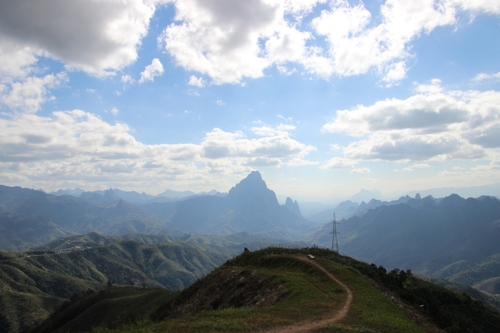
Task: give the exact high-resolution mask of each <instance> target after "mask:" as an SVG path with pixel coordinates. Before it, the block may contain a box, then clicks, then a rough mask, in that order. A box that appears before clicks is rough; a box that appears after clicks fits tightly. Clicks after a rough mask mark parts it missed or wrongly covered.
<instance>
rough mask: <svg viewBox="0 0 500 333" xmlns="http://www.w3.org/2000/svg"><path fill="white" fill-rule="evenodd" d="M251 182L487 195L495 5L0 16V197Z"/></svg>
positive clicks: (61, 2) (499, 157)
mask: <svg viewBox="0 0 500 333" xmlns="http://www.w3.org/2000/svg"><path fill="white" fill-rule="evenodd" d="M253 170H258V171H260V172H261V174H262V177H263V179H264V180H265V181H266V183H267V185H268V187H269V188H271V189H272V190H274V191H275V192H276V193H277V194H278V195H286V196H291V197H293V198H298V199H301V200H325V201H328V200H330V199H331V198H338V197H348V196H350V195H353V194H355V193H357V192H359V191H360V190H361V189H368V190H378V191H381V192H382V193H383V194H384V195H389V194H395V193H398V194H404V193H406V192H409V191H413V190H424V189H429V188H439V187H467V186H480V185H491V184H500V1H497V0H475V1H468V0H419V1H414V0H386V1H382V0H373V1H365V2H363V1H346V0H178V1H176V0H72V1H67V0H37V1H33V0H2V1H1V2H0V184H3V185H7V186H21V187H28V188H35V189H43V190H45V191H55V190H57V189H66V188H75V187H79V188H83V189H85V190H97V189H107V188H119V189H121V190H128V191H137V192H146V193H149V194H158V193H160V192H163V191H165V190H166V189H171V190H192V191H195V192H202V191H210V190H212V189H215V190H218V191H221V192H227V191H228V190H229V189H230V188H231V187H232V186H234V185H235V184H236V183H237V182H239V181H240V180H241V179H243V178H244V177H246V175H247V174H248V173H250V172H251V171H253ZM499 186H500V185H499Z"/></svg>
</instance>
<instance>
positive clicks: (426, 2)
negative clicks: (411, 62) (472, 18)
mask: <svg viewBox="0 0 500 333" xmlns="http://www.w3.org/2000/svg"><path fill="white" fill-rule="evenodd" d="M173 2H174V4H175V6H176V10H177V11H176V22H175V23H173V24H171V25H169V26H168V27H167V28H166V29H165V31H164V34H163V35H162V36H161V37H160V39H159V40H160V42H161V43H163V45H164V46H165V49H166V51H167V52H169V53H170V54H171V55H172V56H173V57H174V59H175V61H176V62H177V64H178V65H180V66H182V67H184V68H186V69H188V70H192V71H196V72H199V73H202V74H204V75H207V76H209V77H210V78H211V79H212V80H213V81H214V83H216V84H223V83H239V82H241V80H243V79H244V78H258V77H261V76H263V75H264V74H263V73H264V70H265V69H266V68H269V67H270V66H273V65H275V66H276V67H277V68H278V70H279V71H280V72H281V73H282V74H284V75H290V74H291V73H293V72H294V71H295V70H296V69H295V68H294V64H297V65H301V66H303V67H304V68H305V70H306V71H307V72H310V73H313V74H316V75H318V76H321V77H328V76H331V75H340V76H350V75H359V74H365V73H367V72H370V71H374V72H376V73H378V75H381V76H382V81H383V82H384V83H385V84H386V85H387V86H391V85H393V84H395V83H397V82H398V81H400V80H402V79H404V78H405V76H406V72H407V71H408V69H409V66H408V59H409V58H411V57H412V54H411V47H412V43H413V41H414V40H415V39H416V38H419V37H420V35H422V34H429V33H430V32H431V31H433V30H434V29H435V28H437V27H440V26H449V25H455V24H456V22H457V17H458V14H459V13H460V12H461V11H467V12H471V13H480V12H482V13H494V14H497V13H499V11H498V5H497V4H493V3H492V1H489V2H488V1H487V0H482V1H478V2H467V1H465V0H463V1H462V0H439V1H435V0H423V1H417V2H415V1H411V0H403V1H402V0H387V1H385V2H384V3H383V4H382V5H381V6H380V14H378V15H376V16H374V15H372V13H370V12H369V11H368V10H367V9H366V7H365V6H364V4H363V3H362V2H359V3H357V4H355V5H351V4H350V3H349V2H348V1H347V0H337V1H330V2H328V3H327V1H314V0H312V1H305V0H304V1H298V0H297V1H293V0H289V1H281V0H267V1H266V0H256V1H251V2H250V1H247V2H243V1H240V2H237V1H232V0H219V1H201V0H183V1H173ZM319 3H322V6H323V7H322V8H324V9H323V10H321V12H320V13H319V15H318V13H317V11H316V12H315V11H314V10H317V7H316V6H317V5H318V4H319ZM314 16H315V17H314ZM306 17H307V20H310V21H306V22H304V20H306ZM311 17H312V19H311ZM323 41H324V42H323Z"/></svg>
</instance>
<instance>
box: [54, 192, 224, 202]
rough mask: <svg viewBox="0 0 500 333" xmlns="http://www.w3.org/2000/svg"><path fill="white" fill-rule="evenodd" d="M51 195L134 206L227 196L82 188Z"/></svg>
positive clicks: (215, 193)
mask: <svg viewBox="0 0 500 333" xmlns="http://www.w3.org/2000/svg"><path fill="white" fill-rule="evenodd" d="M49 194H53V195H56V196H62V195H70V196H74V197H79V198H82V199H86V200H88V201H91V202H94V203H97V204H113V203H116V202H118V201H119V200H125V201H128V202H130V203H133V204H145V203H151V202H171V201H178V200H184V199H187V198H192V197H196V196H206V195H214V196H225V195H226V194H225V193H220V192H218V191H215V190H212V191H209V192H200V193H195V192H193V191H174V190H168V189H167V190H165V191H163V192H162V193H159V194H157V195H150V194H147V193H144V192H142V193H139V192H136V191H122V190H120V189H116V188H115V189H112V188H110V189H107V190H97V191H85V190H82V189H80V188H75V189H66V190H58V191H55V192H50V193H49Z"/></svg>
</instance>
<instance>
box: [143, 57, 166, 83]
mask: <svg viewBox="0 0 500 333" xmlns="http://www.w3.org/2000/svg"><path fill="white" fill-rule="evenodd" d="M163 72H164V69H163V65H162V64H161V62H160V60H159V59H158V58H154V59H153V61H152V62H151V64H150V65H147V66H146V68H145V69H144V71H143V72H142V73H141V78H140V79H139V83H144V82H146V81H153V80H154V78H155V77H157V76H160V75H162V74H163Z"/></svg>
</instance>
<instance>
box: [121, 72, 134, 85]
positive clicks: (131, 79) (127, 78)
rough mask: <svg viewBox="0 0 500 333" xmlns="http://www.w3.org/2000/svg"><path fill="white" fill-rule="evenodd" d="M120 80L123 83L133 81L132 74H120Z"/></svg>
mask: <svg viewBox="0 0 500 333" xmlns="http://www.w3.org/2000/svg"><path fill="white" fill-rule="evenodd" d="M121 81H122V82H123V83H134V79H133V78H132V76H130V75H128V74H126V75H122V77H121Z"/></svg>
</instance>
